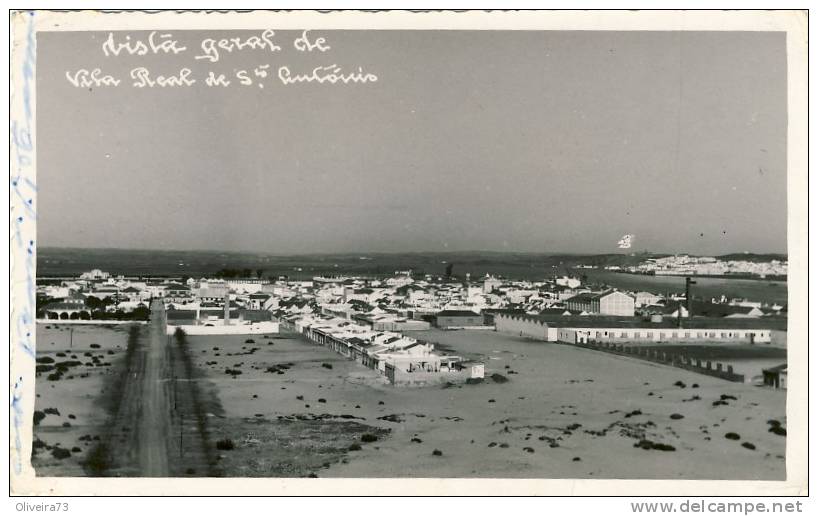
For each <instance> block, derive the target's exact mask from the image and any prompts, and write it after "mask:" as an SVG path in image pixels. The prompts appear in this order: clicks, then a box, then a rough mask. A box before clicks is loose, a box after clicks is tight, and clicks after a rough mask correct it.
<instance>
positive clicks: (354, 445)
mask: <svg viewBox="0 0 818 516" xmlns="http://www.w3.org/2000/svg"><path fill="white" fill-rule="evenodd" d="M360 449H361V445H360V444H358V443H352V444H350V445H349V451H358V450H360Z"/></svg>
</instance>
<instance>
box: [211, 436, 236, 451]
mask: <svg viewBox="0 0 818 516" xmlns="http://www.w3.org/2000/svg"><path fill="white" fill-rule="evenodd" d="M235 448H236V443H234V442H233V440H232V439H227V438H225V439H219V440H218V441H216V449H217V450H233V449H235Z"/></svg>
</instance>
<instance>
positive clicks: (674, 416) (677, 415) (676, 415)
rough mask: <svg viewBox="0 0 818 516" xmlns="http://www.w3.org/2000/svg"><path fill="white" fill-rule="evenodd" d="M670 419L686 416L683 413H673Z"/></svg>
mask: <svg viewBox="0 0 818 516" xmlns="http://www.w3.org/2000/svg"><path fill="white" fill-rule="evenodd" d="M670 419H684V416H683V415H681V414H671V415H670Z"/></svg>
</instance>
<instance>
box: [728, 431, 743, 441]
mask: <svg viewBox="0 0 818 516" xmlns="http://www.w3.org/2000/svg"><path fill="white" fill-rule="evenodd" d="M724 438H725V439H730V440H731V441H738V440H739V439H741V436H740V435H738V434H737V433H735V432H727V433H726V434H724Z"/></svg>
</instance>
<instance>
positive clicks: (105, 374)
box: [32, 323, 130, 476]
mask: <svg viewBox="0 0 818 516" xmlns="http://www.w3.org/2000/svg"><path fill="white" fill-rule="evenodd" d="M129 326H130V325H116V326H113V325H112V326H93V325H84V324H74V325H68V324H64V325H62V326H60V325H59V324H42V323H38V324H37V358H38V359H42V358H43V357H48V358H51V359H53V360H54V362H53V363H51V364H46V365H54V364H57V363H59V362H64V361H68V362H74V361H78V362H81V364H79V365H72V366H71V367H70V368H69V369H68V371H67V372H66V373H65V374H63V375H62V377H61V378H60V379H59V380H49V379H48V375H49V374H50V373H51V372H53V371H48V372H43V373H39V374H38V375H37V379H36V382H35V396H36V399H35V402H34V410H35V411H40V412H43V413H44V414H45V417H44V418H43V419H42V421H40V422H39V424H38V425H36V426H35V427H34V452H35V453H34V456H33V457H32V465H33V466H34V468H35V469H36V471H37V475H38V476H84V474H85V473H84V470H83V467H82V464H81V460H82V459H83V458H84V457H85V456H86V455H87V454H88V452H89V451H90V450H91V449H93V447H94V446H95V445H96V444H97V443H98V442H99V441H100V436H101V434H102V433H103V430H104V426H105V424H106V422H107V421H108V419H109V418H108V414H107V412H106V411H105V410H104V409H103V408H102V407H101V405H100V399H101V398H103V397H104V396H105V386H106V384H109V383H110V380H111V377H112V375H114V374H117V366H118V365H119V362H121V360H122V357H123V355H124V353H125V350H126V348H127V341H128V328H129ZM72 330H73V335H72ZM94 358H96V360H94ZM55 448H58V449H63V450H67V451H68V452H69V453H70V455H69V456H68V457H66V458H64V459H58V458H56V457H55V456H54V455H53V454H52V452H53V451H54V449H55Z"/></svg>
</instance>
